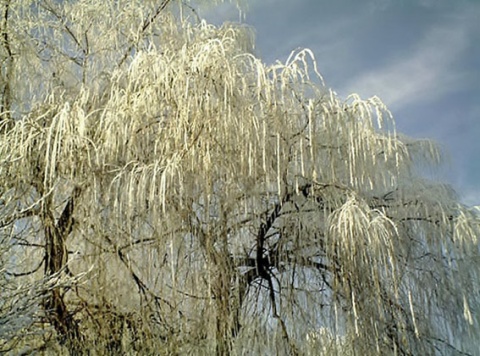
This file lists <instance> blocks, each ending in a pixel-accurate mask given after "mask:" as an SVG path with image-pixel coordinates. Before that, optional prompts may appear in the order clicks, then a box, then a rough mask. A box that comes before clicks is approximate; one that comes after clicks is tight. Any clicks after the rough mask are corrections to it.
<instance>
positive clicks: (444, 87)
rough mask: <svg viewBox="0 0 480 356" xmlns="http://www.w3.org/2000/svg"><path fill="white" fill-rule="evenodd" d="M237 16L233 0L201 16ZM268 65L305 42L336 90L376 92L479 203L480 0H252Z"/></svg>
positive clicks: (249, 18)
mask: <svg viewBox="0 0 480 356" xmlns="http://www.w3.org/2000/svg"><path fill="white" fill-rule="evenodd" d="M201 15H202V16H206V17H207V19H209V20H211V21H213V22H217V23H219V22H222V21H239V16H238V11H237V10H236V9H235V7H234V6H232V5H222V6H220V7H218V8H216V9H215V10H212V9H210V10H208V11H207V13H201ZM241 21H242V22H244V23H246V24H248V25H250V26H252V27H253V28H254V30H255V33H256V54H257V55H258V56H259V57H260V58H261V59H262V60H263V61H265V62H266V63H267V64H271V63H274V62H275V61H276V60H280V61H282V62H284V61H285V60H286V59H287V58H288V56H289V54H290V53H291V51H292V50H295V49H299V48H309V49H311V50H312V52H313V53H314V54H315V58H316V61H317V66H318V69H319V71H320V73H321V74H322V76H323V78H324V80H325V83H326V85H327V86H328V87H330V88H331V89H333V90H334V91H335V92H337V93H338V94H339V95H340V96H341V97H346V96H347V95H348V94H351V93H357V94H359V95H360V96H361V97H363V98H368V97H370V96H373V95H377V96H379V97H380V98H381V99H382V100H383V102H384V103H385V104H387V106H388V108H389V109H390V110H391V112H392V113H393V116H394V119H395V121H396V127H397V130H398V131H400V132H402V133H404V134H407V135H409V136H412V137H416V138H431V139H433V140H435V141H437V142H438V143H439V144H440V146H441V147H442V148H443V149H444V150H445V153H446V157H447V159H446V161H445V164H444V165H443V167H442V168H441V169H440V170H439V172H438V178H439V179H442V180H444V181H446V182H447V183H450V184H452V186H453V187H454V189H455V190H456V191H457V192H458V193H459V195H460V198H461V200H462V202H464V203H465V204H468V205H480V0H335V1H333V0H295V1H293V0H250V1H248V9H247V11H246V15H245V17H244V18H242V20H241Z"/></svg>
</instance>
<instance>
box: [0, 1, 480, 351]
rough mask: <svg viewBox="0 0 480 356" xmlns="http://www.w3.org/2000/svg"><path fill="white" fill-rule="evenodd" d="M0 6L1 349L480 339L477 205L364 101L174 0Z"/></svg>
mask: <svg viewBox="0 0 480 356" xmlns="http://www.w3.org/2000/svg"><path fill="white" fill-rule="evenodd" d="M1 4H2V5H1V6H2V13H3V14H4V18H3V19H2V23H1V26H2V27H1V32H2V34H3V38H2V47H1V50H0V58H1V63H2V67H1V69H2V73H1V78H0V89H1V105H2V106H1V112H0V115H1V116H0V118H1V121H0V126H1V128H0V130H1V136H0V228H1V230H0V244H1V247H0V272H1V273H0V300H1V301H0V350H1V351H8V350H23V351H24V352H30V351H32V349H37V350H54V351H57V352H66V351H68V352H70V354H74V353H78V352H87V351H88V350H93V349H95V350H96V351H97V352H114V353H115V352H116V353H118V352H122V353H134V352H138V353H152V352H154V353H165V354H175V353H179V354H212V353H214V352H216V353H217V354H218V355H226V354H250V353H252V354H312V355H315V354H325V355H331V354H335V353H336V352H337V353H338V354H342V355H348V354H352V355H353V354H359V353H361V352H364V353H365V354H379V355H385V354H398V355H422V354H423V355H431V354H440V355H451V354H471V355H473V354H475V352H478V347H477V346H475V345H474V341H475V335H478V334H479V333H480V325H479V323H480V309H479V307H480V306H479V301H480V299H479V297H480V288H479V287H480V285H479V283H478V281H479V267H480V263H479V248H478V239H477V238H478V236H479V232H480V218H479V215H478V213H477V212H476V211H475V210H474V209H471V208H468V207H466V206H463V205H462V204H460V203H459V202H458V199H457V197H456V196H455V194H454V192H453V191H452V190H451V188H450V187H448V186H446V185H443V184H441V183H438V182H436V181H433V180H429V179H426V178H422V177H423V176H424V174H423V173H425V171H424V167H426V166H427V165H431V166H432V167H433V166H435V165H436V164H438V163H439V162H440V160H441V153H440V152H439V150H438V148H437V147H436V145H435V144H434V143H432V142H430V141H424V140H414V139H411V138H408V137H405V136H403V135H401V134H399V133H398V132H397V131H396V129H395V122H394V120H393V118H392V116H391V114H390V112H389V111H388V109H387V108H386V107H385V106H384V105H383V104H382V102H381V100H380V99H379V98H377V97H373V98H368V99H362V98H360V97H358V96H357V95H351V96H349V97H348V98H346V99H342V98H340V97H338V96H337V94H336V93H335V92H334V91H332V90H330V89H328V87H327V86H325V84H324V83H323V81H322V78H321V76H320V74H319V73H318V71H317V68H316V65H315V59H314V56H313V54H312V53H311V52H310V51H309V50H299V51H296V52H293V53H292V55H291V56H290V58H289V59H288V60H287V62H286V63H279V62H278V63H276V64H273V65H266V64H265V63H263V62H262V61H261V59H259V58H257V57H256V56H255V52H254V36H253V33H252V31H251V29H249V28H248V27H245V26H243V25H239V24H225V25H223V26H221V27H216V26H213V25H210V24H208V23H206V22H205V21H202V20H200V19H198V18H197V17H196V15H195V12H194V10H192V8H191V7H190V6H186V5H184V4H181V3H180V2H178V3H177V2H173V1H172V2H169V1H163V2H162V1H115V2H106V1H105V2H103V1H93V0H90V1H89V0H83V1H68V2H64V3H63V4H61V5H60V4H58V3H57V2H54V1H48V0H42V1H40V0H39V1H35V2H29V1H6V0H3V1H2V2H1ZM392 85H395V83H392ZM476 347H477V348H476Z"/></svg>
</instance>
